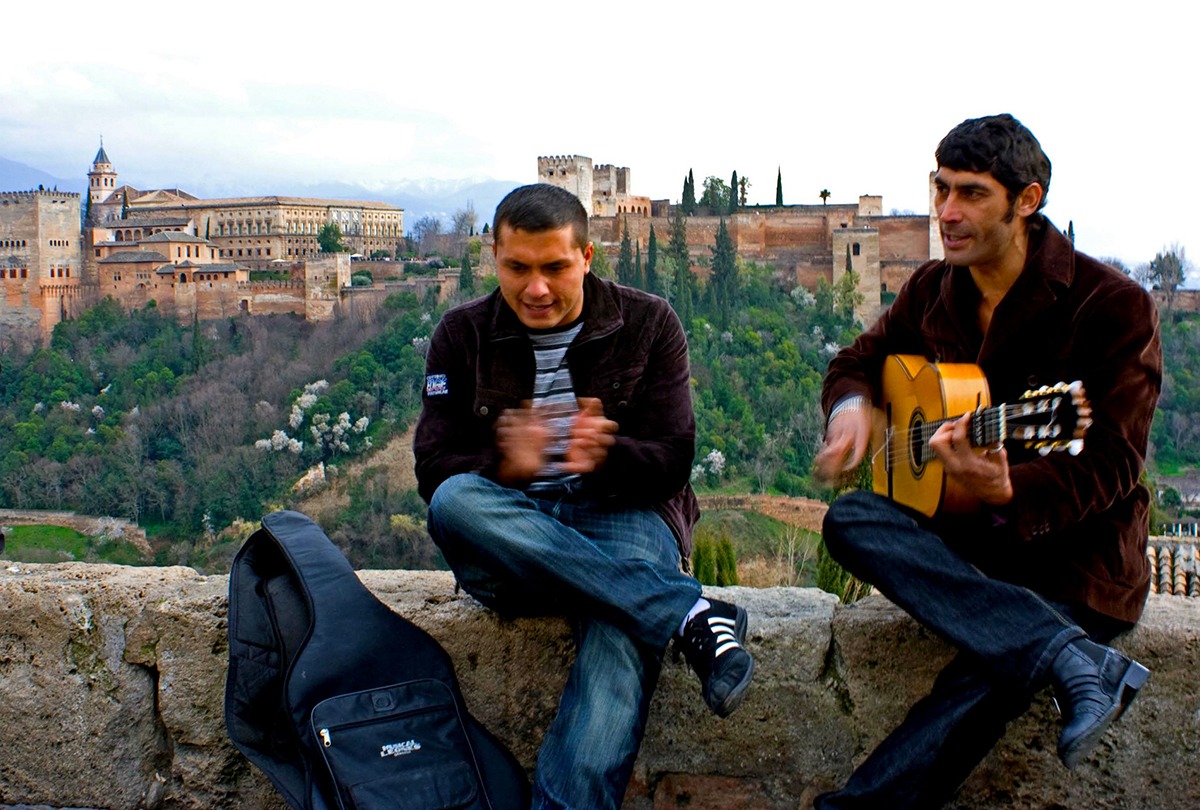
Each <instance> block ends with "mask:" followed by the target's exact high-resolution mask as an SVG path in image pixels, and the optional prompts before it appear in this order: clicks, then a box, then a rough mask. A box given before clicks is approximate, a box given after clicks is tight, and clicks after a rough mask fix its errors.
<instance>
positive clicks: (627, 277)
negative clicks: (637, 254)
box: [617, 230, 634, 287]
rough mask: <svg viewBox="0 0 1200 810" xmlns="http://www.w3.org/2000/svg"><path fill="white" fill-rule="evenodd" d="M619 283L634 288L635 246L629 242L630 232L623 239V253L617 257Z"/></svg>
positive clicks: (626, 232)
mask: <svg viewBox="0 0 1200 810" xmlns="http://www.w3.org/2000/svg"><path fill="white" fill-rule="evenodd" d="M617 281H618V282H620V283H621V284H624V285H625V286H626V287H632V286H633V282H634V276H633V245H631V244H630V242H629V231H628V230H626V231H625V235H624V236H622V237H621V253H620V254H619V255H618V256H617Z"/></svg>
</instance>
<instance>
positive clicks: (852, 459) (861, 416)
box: [813, 410, 871, 484]
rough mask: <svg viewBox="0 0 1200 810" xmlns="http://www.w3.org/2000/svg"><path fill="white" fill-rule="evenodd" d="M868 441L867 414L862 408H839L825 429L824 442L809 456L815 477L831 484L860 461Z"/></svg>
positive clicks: (869, 426)
mask: <svg viewBox="0 0 1200 810" xmlns="http://www.w3.org/2000/svg"><path fill="white" fill-rule="evenodd" d="M870 440H871V414H870V412H869V411H866V410H850V411H843V412H842V413H839V414H838V415H837V416H835V417H834V418H833V421H832V422H830V423H829V427H827V428H826V429H825V443H824V444H823V445H822V446H821V450H820V451H819V452H818V453H817V457H816V458H815V459H813V472H814V473H815V474H816V476H817V480H818V481H821V482H823V483H825V484H834V483H836V482H837V481H838V479H840V478H841V477H842V476H843V475H845V474H846V473H848V472H850V471H851V470H853V469H854V468H856V467H857V466H858V465H859V464H861V463H862V460H863V456H865V455H866V453H867V445H868V444H869V443H870Z"/></svg>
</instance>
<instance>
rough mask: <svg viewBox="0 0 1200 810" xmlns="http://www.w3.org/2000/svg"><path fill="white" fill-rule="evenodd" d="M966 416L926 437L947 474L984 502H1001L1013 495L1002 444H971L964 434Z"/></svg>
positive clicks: (965, 430)
mask: <svg viewBox="0 0 1200 810" xmlns="http://www.w3.org/2000/svg"><path fill="white" fill-rule="evenodd" d="M969 421H970V419H969V417H967V416H962V417H959V418H958V419H955V420H954V421H952V422H946V423H945V424H943V425H942V426H941V427H939V428H938V429H937V432H936V433H934V434H933V436H932V437H931V438H930V439H929V447H930V449H932V450H933V452H934V453H936V454H937V457H938V458H940V459H941V460H942V464H943V465H945V468H946V475H951V476H954V478H955V480H956V481H957V482H958V483H959V485H961V486H962V488H963V489H964V490H966V491H967V492H968V493H970V494H971V495H974V496H975V497H976V498H978V499H979V500H981V501H983V502H984V503H988V504H992V505H993V506H1001V505H1003V504H1006V503H1008V502H1009V501H1011V500H1012V498H1013V489H1012V480H1011V479H1010V478H1009V477H1008V451H1007V450H1005V449H1004V445H1002V444H1001V445H997V446H996V447H988V448H982V447H972V446H971V442H970V440H969V439H968V438H967V423H968V422H969Z"/></svg>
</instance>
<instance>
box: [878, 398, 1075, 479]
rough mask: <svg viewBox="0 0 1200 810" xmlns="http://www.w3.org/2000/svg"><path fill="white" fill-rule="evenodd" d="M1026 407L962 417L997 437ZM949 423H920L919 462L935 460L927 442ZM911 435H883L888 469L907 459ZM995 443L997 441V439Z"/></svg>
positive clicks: (896, 432)
mask: <svg viewBox="0 0 1200 810" xmlns="http://www.w3.org/2000/svg"><path fill="white" fill-rule="evenodd" d="M1027 405H1028V403H1014V404H1005V405H998V406H996V407H994V408H984V409H982V413H980V412H979V411H972V412H971V413H970V414H964V416H967V415H969V416H971V418H972V419H979V418H981V419H982V420H983V422H982V424H983V435H984V436H988V435H998V434H999V433H1000V432H1001V430H1000V426H1001V424H1002V423H1006V422H1007V421H1008V420H1009V419H1011V418H1012V417H1015V416H1020V415H1021V412H1022V411H1025V410H1026V407H1027ZM1052 410H1053V409H1052ZM950 421H953V420H952V419H940V420H938V421H936V422H922V423H921V425H920V426H919V428H918V429H917V431H916V432H917V433H919V440H920V442H921V458H920V459H919V461H921V462H926V461H930V460H932V459H933V458H935V456H936V454H935V453H933V452H932V451H931V450H930V449H929V440H930V439H931V438H933V434H934V433H936V432H937V430H938V428H940V427H941V426H942V425H944V424H946V423H947V422H950ZM913 433H914V431H913V430H911V429H907V428H905V429H889V430H888V432H887V433H886V434H885V435H886V439H885V442H884V443H885V445H886V446H887V449H888V455H887V463H888V466H889V467H890V466H894V465H895V464H896V463H898V462H900V461H904V460H906V459H907V458H908V450H909V448H910V447H911V436H912V434H913ZM997 441H999V439H997ZM991 443H992V442H988V441H985V442H984V443H983V444H984V445H988V444H991ZM980 446H983V445H980ZM883 450H884V448H882V447H881V448H879V449H878V450H876V451H875V453H874V454H873V455H872V456H871V459H872V461H874V460H875V458H877V457H878V456H879V454H880V453H881V452H883Z"/></svg>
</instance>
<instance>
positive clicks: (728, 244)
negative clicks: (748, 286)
mask: <svg viewBox="0 0 1200 810" xmlns="http://www.w3.org/2000/svg"><path fill="white" fill-rule="evenodd" d="M711 250H712V254H713V263H712V268H713V272H712V279H711V281H710V282H709V284H710V285H711V287H712V299H713V309H714V310H715V312H716V315H717V323H718V324H719V325H720V327H721V328H722V329H726V328H728V327H729V321H730V319H731V317H732V316H733V309H734V304H735V301H736V298H737V252H736V250H735V249H734V246H733V238H732V237H731V236H730V235H729V229H728V228H726V227H725V220H724V219H722V220H721V224H720V226H719V227H718V228H717V239H716V244H714V245H713V247H712V248H711Z"/></svg>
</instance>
